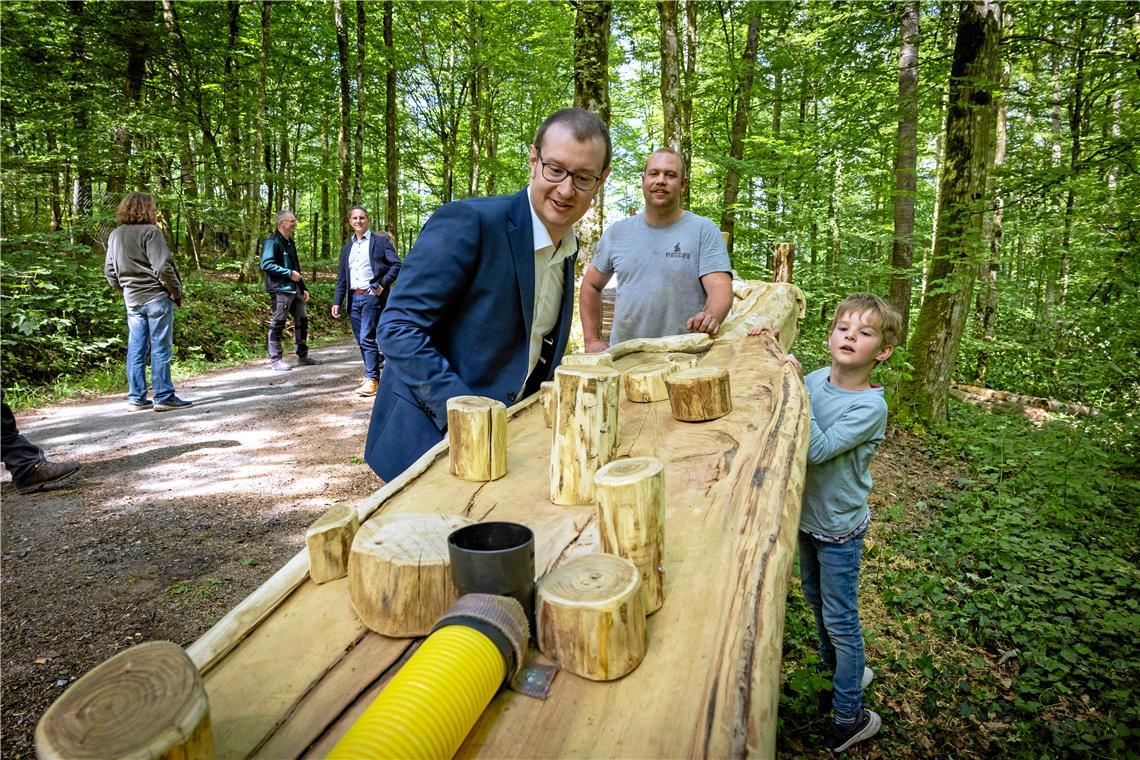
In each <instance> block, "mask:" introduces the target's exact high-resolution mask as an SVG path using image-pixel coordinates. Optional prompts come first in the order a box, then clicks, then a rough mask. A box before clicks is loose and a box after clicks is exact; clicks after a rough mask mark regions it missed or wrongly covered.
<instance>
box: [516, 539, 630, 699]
mask: <svg viewBox="0 0 1140 760" xmlns="http://www.w3.org/2000/svg"><path fill="white" fill-rule="evenodd" d="M535 597H536V608H537V609H536V615H535V617H536V624H537V628H538V647H539V649H541V650H542V653H543V654H545V655H546V656H547V657H549V658H550V659H552V660H554V661H555V662H557V663H558V664H559V665H561V666H562V668H563V669H565V670H568V671H570V672H571V673H574V674H576V675H579V676H582V677H583V678H589V679H591V680H594V681H612V680H614V679H616V678H621V677H622V676H624V675H625V674H626V673H628V672H630V671H631V670H633V669H634V668H636V667H637V666H638V665H640V664H641V661H642V660H643V659H644V658H645V649H646V637H645V608H644V605H643V602H642V597H641V576H640V574H639V573H638V572H637V568H636V567H635V566H634V564H633V563H632V562H630V561H629V560H627V559H623V558H621V557H617V556H614V555H612V554H585V555H582V556H580V557H576V558H574V559H572V560H570V561H569V562H567V563H565V564H564V565H562V566H561V567H559V568H557V569H555V570H551V571H550V572H549V573H547V574H546V575H545V576H543V578H542V580H540V581H539V582H538V588H537V589H536V593H535Z"/></svg>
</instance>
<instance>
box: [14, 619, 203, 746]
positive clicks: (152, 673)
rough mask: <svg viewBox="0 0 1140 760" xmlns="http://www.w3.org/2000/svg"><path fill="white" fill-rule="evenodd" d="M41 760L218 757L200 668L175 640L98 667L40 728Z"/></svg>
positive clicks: (146, 646) (62, 699)
mask: <svg viewBox="0 0 1140 760" xmlns="http://www.w3.org/2000/svg"><path fill="white" fill-rule="evenodd" d="M36 756H37V757H39V758H41V759H42V760H48V759H49V758H50V759H51V760H57V759H58V760H73V759H74V758H97V757H98V758H123V757H131V758H146V759H148V760H149V759H151V758H154V759H155V760H157V758H179V759H180V760H207V759H208V758H213V757H214V738H213V733H212V732H211V730H210V707H209V704H207V702H206V691H205V689H204V688H203V687H202V677H201V676H200V675H199V674H198V669H197V668H195V667H194V663H193V662H191V661H190V658H189V657H188V656H187V655H186V652H184V651H183V650H182V647H180V646H178V645H177V644H175V643H174V642H172V641H148V642H146V643H145V644H139V645H138V646H134V647H131V648H130V649H126V650H124V651H122V652H119V653H118V654H117V655H115V656H114V657H112V658H111V659H109V660H107V661H106V662H104V663H103V664H101V665H99V666H97V667H96V668H94V669H93V670H92V671H91V672H89V673H88V674H87V675H85V676H83V677H82V678H80V679H79V680H78V681H76V682H75V683H73V684H72V685H71V686H70V687H69V688H68V689H67V691H65V692H64V693H63V695H62V696H60V698H59V699H57V700H56V701H55V702H54V703H52V705H51V707H49V708H48V709H47V712H45V713H44V714H43V717H42V718H40V722H39V725H37V726H36Z"/></svg>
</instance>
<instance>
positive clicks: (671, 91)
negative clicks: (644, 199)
mask: <svg viewBox="0 0 1140 760" xmlns="http://www.w3.org/2000/svg"><path fill="white" fill-rule="evenodd" d="M677 3H678V0H661V1H660V2H658V3H657V15H658V17H659V18H660V19H661V28H660V30H659V32H658V41H659V44H660V47H661V110H662V112H663V113H664V115H665V139H664V143H665V145H666V146H667V147H670V148H672V149H673V150H675V151H678V152H679V151H680V150H681V135H682V134H683V133H684V124H683V121H682V111H681V108H680V106H679V104H678V102H677V88H678V85H679V83H680V81H679V80H680V71H679V67H678V60H677V59H678V54H677Z"/></svg>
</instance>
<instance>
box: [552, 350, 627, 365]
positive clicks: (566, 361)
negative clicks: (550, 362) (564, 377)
mask: <svg viewBox="0 0 1140 760" xmlns="http://www.w3.org/2000/svg"><path fill="white" fill-rule="evenodd" d="M559 366H561V367H612V366H614V358H613V357H612V356H610V355H609V354H607V353H606V352H604V351H602V352H600V353H596V354H566V355H565V356H563V357H562V362H561V363H560V364H559Z"/></svg>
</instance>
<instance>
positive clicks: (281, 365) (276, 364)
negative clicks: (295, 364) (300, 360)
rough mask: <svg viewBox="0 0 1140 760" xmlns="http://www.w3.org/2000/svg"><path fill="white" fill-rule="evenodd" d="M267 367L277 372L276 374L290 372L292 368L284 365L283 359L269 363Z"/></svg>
mask: <svg viewBox="0 0 1140 760" xmlns="http://www.w3.org/2000/svg"><path fill="white" fill-rule="evenodd" d="M269 366H270V367H272V368H273V369H275V370H277V371H278V372H290V371H292V369H293V368H292V367H290V366H289V365H288V364H286V363H285V360H284V359H278V360H277V361H275V362H270V363H269Z"/></svg>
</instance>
